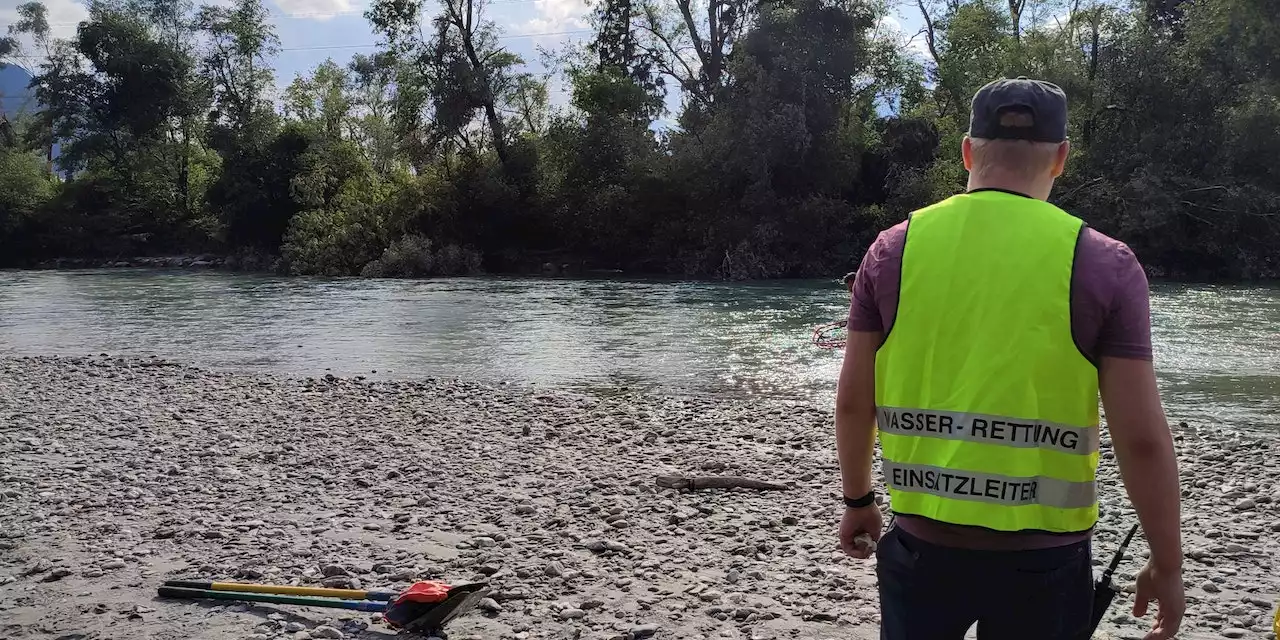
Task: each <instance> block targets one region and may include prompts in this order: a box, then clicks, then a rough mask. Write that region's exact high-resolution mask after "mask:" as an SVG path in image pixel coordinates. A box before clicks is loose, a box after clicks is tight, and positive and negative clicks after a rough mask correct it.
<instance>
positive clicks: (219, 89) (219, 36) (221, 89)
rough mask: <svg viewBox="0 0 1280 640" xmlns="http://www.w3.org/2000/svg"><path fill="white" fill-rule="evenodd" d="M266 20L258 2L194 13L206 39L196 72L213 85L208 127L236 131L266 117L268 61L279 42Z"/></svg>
mask: <svg viewBox="0 0 1280 640" xmlns="http://www.w3.org/2000/svg"><path fill="white" fill-rule="evenodd" d="M267 17H268V12H267V8H266V6H264V5H263V4H262V2H261V0H236V1H235V4H234V5H233V6H231V7H224V6H220V5H208V6H204V7H202V8H201V9H200V13H199V15H198V16H197V19H196V24H197V25H198V26H199V28H200V30H201V31H202V32H204V34H205V36H206V37H207V38H208V50H207V51H206V53H205V56H204V60H203V62H202V65H201V69H202V71H203V73H204V75H205V77H206V79H207V80H208V82H209V83H210V85H211V86H212V87H213V97H214V106H215V107H216V108H215V110H214V112H213V113H211V114H210V122H211V123H212V124H214V125H221V126H225V127H228V128H229V129H231V130H232V131H233V132H237V133H239V132H242V131H244V130H245V129H247V128H249V127H250V126H251V125H252V124H253V123H254V122H255V120H258V119H259V118H260V117H261V116H262V115H263V114H265V113H270V111H271V106H270V102H269V101H268V96H267V92H268V91H269V90H270V88H271V86H272V84H273V77H274V75H273V73H272V69H271V66H270V62H269V59H270V57H271V56H273V55H275V53H276V51H277V49H278V47H279V38H277V37H276V34H275V30H274V28H273V27H272V26H271V24H270V23H269V22H267Z"/></svg>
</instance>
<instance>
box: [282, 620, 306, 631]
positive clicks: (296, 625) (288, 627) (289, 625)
mask: <svg viewBox="0 0 1280 640" xmlns="http://www.w3.org/2000/svg"><path fill="white" fill-rule="evenodd" d="M284 630H285V631H288V632H289V633H297V632H299V631H306V630H307V625H305V624H302V623H301V622H296V621H295V622H286V623H285V625H284Z"/></svg>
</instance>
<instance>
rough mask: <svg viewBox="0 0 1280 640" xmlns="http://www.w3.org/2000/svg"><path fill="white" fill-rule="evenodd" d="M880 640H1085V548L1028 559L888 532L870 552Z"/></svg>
mask: <svg viewBox="0 0 1280 640" xmlns="http://www.w3.org/2000/svg"><path fill="white" fill-rule="evenodd" d="M876 575H877V576H878V577H879V582H880V617H881V626H880V638H881V640H961V639H962V638H964V635H965V632H966V631H968V629H969V627H971V626H973V623H975V622H976V623H978V638H979V640H1030V639H1035V640H1085V639H1086V638H1088V636H1089V615H1090V610H1091V609H1092V607H1093V567H1092V559H1091V552H1090V549H1089V543H1088V542H1087V541H1085V542H1079V543H1076V544H1072V545H1069V546H1065V547H1056V548H1053V549H1037V550H1032V551H971V550H967V549H953V548H950V547H940V546H938V545H934V544H929V543H927V542H925V541H923V540H920V539H919V538H916V537H914V536H912V535H910V534H908V533H906V532H905V531H903V530H901V529H899V528H898V527H891V528H890V529H889V531H888V532H887V533H885V535H884V537H882V538H881V540H880V545H879V547H878V548H877V549H876Z"/></svg>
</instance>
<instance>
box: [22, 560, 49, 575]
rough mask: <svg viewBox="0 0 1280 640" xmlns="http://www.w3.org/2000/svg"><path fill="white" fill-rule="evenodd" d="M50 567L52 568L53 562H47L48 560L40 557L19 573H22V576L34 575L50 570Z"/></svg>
mask: <svg viewBox="0 0 1280 640" xmlns="http://www.w3.org/2000/svg"><path fill="white" fill-rule="evenodd" d="M52 568H53V563H52V562H49V560H48V559H47V558H40V559H39V560H37V561H36V563H35V564H33V565H31V566H30V567H27V568H26V569H25V570H23V572H22V573H21V575H22V576H24V577H25V576H33V575H35V574H37V573H44V572H46V571H48V570H50V569H52Z"/></svg>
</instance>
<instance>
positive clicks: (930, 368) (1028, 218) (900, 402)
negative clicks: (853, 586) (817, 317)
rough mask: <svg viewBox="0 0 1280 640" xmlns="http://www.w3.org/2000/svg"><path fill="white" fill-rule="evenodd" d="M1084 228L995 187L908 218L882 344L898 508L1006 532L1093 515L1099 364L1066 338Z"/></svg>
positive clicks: (882, 419)
mask: <svg viewBox="0 0 1280 640" xmlns="http://www.w3.org/2000/svg"><path fill="white" fill-rule="evenodd" d="M1082 228H1083V223H1082V222H1081V221H1080V220H1079V219H1078V218H1074V217H1072V216H1070V215H1068V214H1066V213H1065V212H1063V211H1061V210H1060V209H1058V208H1057V207H1054V206H1053V205H1050V204H1048V203H1046V202H1042V201H1039V200H1033V199H1030V198H1024V197H1021V196H1017V195H1012V194H1007V193H1002V192H990V191H984V192H976V193H971V194H962V195H959V196H956V197H953V198H950V199H948V200H946V201H944V202H941V203H939V204H937V205H934V206H932V207H928V208H926V209H922V210H920V211H917V212H915V213H914V214H913V215H912V217H911V221H910V222H909V223H908V227H907V239H906V245H905V247H904V250H903V262H902V280H901V285H900V290H899V301H898V308H897V312H896V317H895V319H894V322H893V324H892V326H891V327H890V330H889V335H888V336H887V337H886V339H885V342H884V344H883V345H881V347H880V350H879V351H878V352H877V354H876V404H877V406H878V407H879V409H878V413H877V423H878V426H879V429H880V444H881V449H882V453H883V456H884V473H885V480H886V484H887V485H888V486H889V492H890V494H891V498H892V506H893V509H894V511H896V512H898V513H910V514H915V515H921V516H925V517H928V518H933V519H935V520H940V521H943V522H950V523H955V524H966V525H975V526H982V527H987V528H990V529H996V530H1000V531H1019V530H1027V529H1034V530H1043V531H1058V532H1065V531H1084V530H1087V529H1089V528H1090V527H1092V526H1093V525H1094V523H1095V522H1096V521H1097V497H1096V488H1095V476H1096V470H1097V463H1098V378H1097V369H1096V368H1095V367H1094V366H1093V364H1092V363H1090V362H1089V361H1088V360H1087V359H1086V358H1085V357H1084V356H1083V355H1082V354H1081V353H1080V351H1079V349H1077V348H1076V344H1075V340H1074V339H1073V336H1072V334H1071V271H1072V264H1073V262H1074V257H1075V247H1076V243H1077V240H1078V237H1079V235H1080V232H1081V230H1082Z"/></svg>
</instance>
